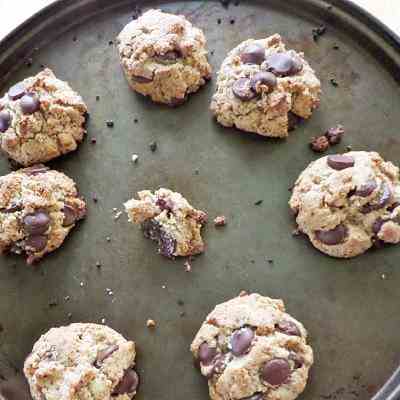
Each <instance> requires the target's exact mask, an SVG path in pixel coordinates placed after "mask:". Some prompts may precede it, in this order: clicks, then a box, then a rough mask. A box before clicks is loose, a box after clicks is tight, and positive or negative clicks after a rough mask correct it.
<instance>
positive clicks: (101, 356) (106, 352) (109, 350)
mask: <svg viewBox="0 0 400 400" xmlns="http://www.w3.org/2000/svg"><path fill="white" fill-rule="evenodd" d="M118 349H119V346H118V345H116V344H113V345H111V346H108V347H106V348H105V349H102V350H99V351H98V352H97V357H96V361H95V366H96V367H98V368H99V367H100V366H101V364H102V363H103V361H104V360H105V359H107V358H108V357H110V356H111V354H113V353H115V352H116V351H117V350H118Z"/></svg>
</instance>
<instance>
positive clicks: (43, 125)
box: [0, 68, 87, 166]
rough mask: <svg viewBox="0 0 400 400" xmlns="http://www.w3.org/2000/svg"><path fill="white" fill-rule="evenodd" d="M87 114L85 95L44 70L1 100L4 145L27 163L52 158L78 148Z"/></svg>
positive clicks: (19, 84)
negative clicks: (83, 97)
mask: <svg viewBox="0 0 400 400" xmlns="http://www.w3.org/2000/svg"><path fill="white" fill-rule="evenodd" d="M86 117H87V107H86V105H85V103H84V102H83V100H82V97H81V96H80V95H79V94H77V93H76V92H75V91H73V90H72V89H71V87H70V86H69V85H68V83H67V82H64V81H61V80H60V79H57V78H56V76H55V75H54V73H53V72H52V71H51V70H50V69H48V68H47V69H44V70H43V71H41V72H39V73H38V74H37V75H36V76H33V77H30V78H27V79H25V80H23V81H22V82H19V83H17V84H16V85H14V86H12V87H11V88H10V89H9V90H8V92H7V93H6V94H5V95H4V96H3V97H2V98H1V99H0V132H1V133H0V138H1V148H2V149H3V151H4V152H6V153H7V154H8V156H9V157H10V158H11V159H13V160H15V161H16V162H17V163H19V164H21V165H23V166H28V165H32V164H36V163H41V162H46V161H49V160H51V159H53V158H56V157H58V156H60V155H62V154H66V153H69V152H71V151H74V150H76V148H77V147H78V144H79V143H80V142H81V141H82V140H83V137H84V135H85V133H86V130H85V127H84V125H85V122H86Z"/></svg>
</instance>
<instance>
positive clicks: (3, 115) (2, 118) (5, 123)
mask: <svg viewBox="0 0 400 400" xmlns="http://www.w3.org/2000/svg"><path fill="white" fill-rule="evenodd" d="M10 124H11V114H10V113H9V112H8V111H6V110H2V111H0V132H5V131H6V130H7V129H8V128H9V127H10Z"/></svg>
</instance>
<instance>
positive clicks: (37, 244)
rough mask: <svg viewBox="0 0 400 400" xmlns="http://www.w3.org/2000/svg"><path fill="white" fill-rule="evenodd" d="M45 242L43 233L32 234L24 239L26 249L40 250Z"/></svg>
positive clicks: (45, 237) (44, 245) (45, 238)
mask: <svg viewBox="0 0 400 400" xmlns="http://www.w3.org/2000/svg"><path fill="white" fill-rule="evenodd" d="M46 244H47V236H45V235H32V236H28V237H27V238H26V239H25V248H26V249H27V250H33V251H35V252H36V251H42V250H43V249H44V248H45V247H46Z"/></svg>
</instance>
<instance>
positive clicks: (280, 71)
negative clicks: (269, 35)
mask: <svg viewBox="0 0 400 400" xmlns="http://www.w3.org/2000/svg"><path fill="white" fill-rule="evenodd" d="M265 62H266V64H267V70H268V71H270V72H272V73H273V74H274V75H276V76H281V77H284V76H291V75H295V74H297V73H298V72H300V71H301V70H302V69H303V64H302V63H301V62H300V60H298V59H297V58H294V57H293V56H291V55H290V54H289V53H288V52H285V53H274V54H270V55H269V56H268V57H267V58H266V59H265Z"/></svg>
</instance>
